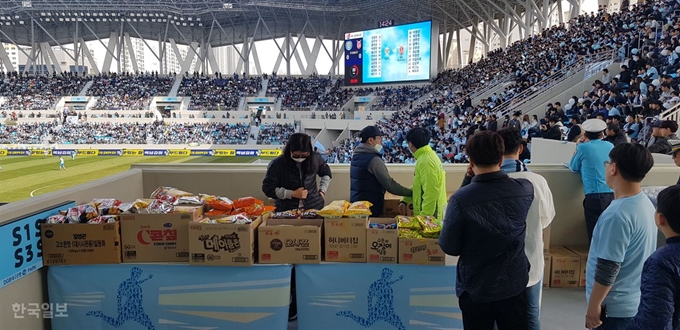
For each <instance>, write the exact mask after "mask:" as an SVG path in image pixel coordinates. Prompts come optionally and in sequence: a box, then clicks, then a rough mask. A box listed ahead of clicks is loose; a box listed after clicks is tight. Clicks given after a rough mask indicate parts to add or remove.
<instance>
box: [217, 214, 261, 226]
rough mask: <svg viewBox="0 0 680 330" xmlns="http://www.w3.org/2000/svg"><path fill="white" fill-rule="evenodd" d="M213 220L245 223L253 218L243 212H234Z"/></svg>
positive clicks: (226, 222) (250, 221)
mask: <svg viewBox="0 0 680 330" xmlns="http://www.w3.org/2000/svg"><path fill="white" fill-rule="evenodd" d="M214 221H215V223H225V224H238V225H245V224H249V223H252V222H253V220H251V219H250V218H248V216H247V215H245V214H236V215H232V216H228V217H226V218H220V219H215V220H214Z"/></svg>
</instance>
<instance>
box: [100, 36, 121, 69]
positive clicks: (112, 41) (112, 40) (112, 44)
mask: <svg viewBox="0 0 680 330" xmlns="http://www.w3.org/2000/svg"><path fill="white" fill-rule="evenodd" d="M117 46H118V33H117V32H111V35H110V36H109V45H108V46H107V47H106V49H107V52H106V55H104V64H103V66H102V72H103V73H109V72H111V61H112V60H113V52H114V51H115V50H116V47H117ZM118 60H119V61H118V62H120V57H118Z"/></svg>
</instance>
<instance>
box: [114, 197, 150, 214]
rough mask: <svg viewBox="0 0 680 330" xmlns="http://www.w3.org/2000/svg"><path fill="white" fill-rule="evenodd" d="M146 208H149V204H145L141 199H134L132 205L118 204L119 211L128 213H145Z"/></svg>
mask: <svg viewBox="0 0 680 330" xmlns="http://www.w3.org/2000/svg"><path fill="white" fill-rule="evenodd" d="M148 207H149V202H147V201H145V200H143V199H136V200H135V201H134V202H132V203H123V204H120V209H121V211H123V212H130V213H145V212H146V209H147V208H148Z"/></svg>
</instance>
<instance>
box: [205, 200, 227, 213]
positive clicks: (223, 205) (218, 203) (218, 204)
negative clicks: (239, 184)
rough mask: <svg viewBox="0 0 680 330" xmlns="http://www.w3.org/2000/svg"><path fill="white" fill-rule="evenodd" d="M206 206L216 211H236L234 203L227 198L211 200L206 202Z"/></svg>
mask: <svg viewBox="0 0 680 330" xmlns="http://www.w3.org/2000/svg"><path fill="white" fill-rule="evenodd" d="M206 205H208V206H209V207H210V208H211V209H214V210H222V211H231V210H233V209H234V202H232V201H231V199H229V198H226V197H217V198H210V199H208V200H207V201H206Z"/></svg>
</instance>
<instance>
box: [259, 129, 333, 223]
mask: <svg viewBox="0 0 680 330" xmlns="http://www.w3.org/2000/svg"><path fill="white" fill-rule="evenodd" d="M317 175H318V176H319V177H320V178H321V180H320V182H319V185H318V187H317V183H316V176H317ZM330 182H331V169H330V167H328V164H327V163H326V161H324V160H323V159H322V158H321V155H320V154H318V153H316V152H314V149H313V147H312V139H311V138H310V137H309V135H307V134H304V133H295V134H293V135H291V136H290V138H289V139H288V143H286V147H285V148H284V149H283V153H282V154H281V156H279V157H277V158H275V159H274V160H272V162H271V163H270V164H269V167H268V168H267V174H266V175H265V177H264V180H263V182H262V192H264V194H265V195H267V197H269V198H272V199H274V200H276V211H278V212H281V211H288V210H296V209H314V210H320V209H322V208H323V206H324V204H325V202H324V199H325V195H326V191H327V190H328V186H329V184H330Z"/></svg>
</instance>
